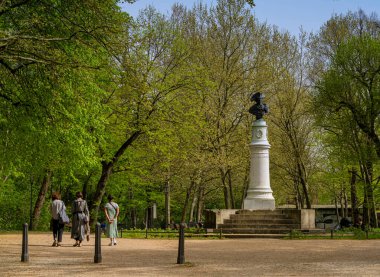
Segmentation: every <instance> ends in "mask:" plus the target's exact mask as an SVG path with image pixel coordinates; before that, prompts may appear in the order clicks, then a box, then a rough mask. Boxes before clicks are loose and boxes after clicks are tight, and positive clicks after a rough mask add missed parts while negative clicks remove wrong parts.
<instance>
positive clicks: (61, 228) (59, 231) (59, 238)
mask: <svg viewBox="0 0 380 277" xmlns="http://www.w3.org/2000/svg"><path fill="white" fill-rule="evenodd" d="M64 229H65V225H64V224H58V243H57V246H61V242H62V235H63V230H64Z"/></svg>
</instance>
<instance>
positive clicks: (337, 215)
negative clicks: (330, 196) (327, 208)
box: [335, 195, 340, 224]
mask: <svg viewBox="0 0 380 277" xmlns="http://www.w3.org/2000/svg"><path fill="white" fill-rule="evenodd" d="M335 213H336V220H337V221H338V224H339V223H340V216H339V209H338V197H337V196H336V195H335Z"/></svg>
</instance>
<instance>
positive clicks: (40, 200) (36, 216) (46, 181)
mask: <svg viewBox="0 0 380 277" xmlns="http://www.w3.org/2000/svg"><path fill="white" fill-rule="evenodd" d="M51 175H52V173H51V172H50V171H48V172H47V173H46V175H45V176H44V178H43V180H42V184H41V188H40V192H39V194H38V197H37V200H36V204H35V206H34V211H33V221H32V222H33V225H32V226H30V228H31V230H36V229H37V227H38V223H39V220H40V216H41V210H42V207H43V206H44V203H45V198H46V193H47V191H48V189H49V185H50V180H51Z"/></svg>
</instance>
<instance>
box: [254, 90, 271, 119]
mask: <svg viewBox="0 0 380 277" xmlns="http://www.w3.org/2000/svg"><path fill="white" fill-rule="evenodd" d="M250 99H251V101H255V102H256V104H254V105H253V106H252V107H251V108H250V109H249V113H251V114H253V115H254V116H256V120H259V119H262V118H263V116H264V114H267V113H268V112H269V108H268V106H267V105H266V104H264V103H263V99H264V94H262V93H261V92H256V93H253V94H252V95H251V98H250Z"/></svg>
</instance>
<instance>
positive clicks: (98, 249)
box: [94, 222, 102, 264]
mask: <svg viewBox="0 0 380 277" xmlns="http://www.w3.org/2000/svg"><path fill="white" fill-rule="evenodd" d="M101 237H102V231H101V229H100V223H99V222H98V223H96V226H95V256H94V263H96V264H98V263H101V262H102V241H101Z"/></svg>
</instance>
